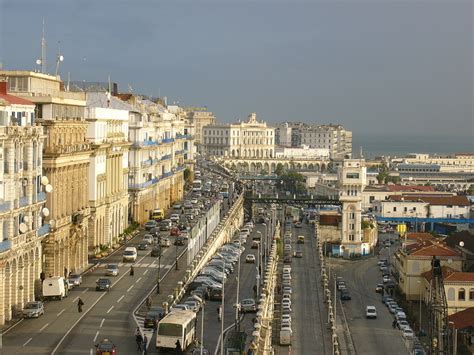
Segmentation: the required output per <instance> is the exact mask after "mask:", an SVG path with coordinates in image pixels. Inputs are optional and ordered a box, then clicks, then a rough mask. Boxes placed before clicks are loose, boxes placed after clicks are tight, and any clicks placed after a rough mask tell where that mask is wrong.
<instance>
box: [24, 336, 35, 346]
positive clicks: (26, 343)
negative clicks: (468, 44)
mask: <svg viewBox="0 0 474 355" xmlns="http://www.w3.org/2000/svg"><path fill="white" fill-rule="evenodd" d="M32 340H33V338H30V339H28V340H27V341H26V342H25V344H23V346H27V345H28V343H29V342H30V341H32Z"/></svg>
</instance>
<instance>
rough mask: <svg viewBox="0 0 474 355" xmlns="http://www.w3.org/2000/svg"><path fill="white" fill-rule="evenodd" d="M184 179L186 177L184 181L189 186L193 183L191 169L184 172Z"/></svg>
mask: <svg viewBox="0 0 474 355" xmlns="http://www.w3.org/2000/svg"><path fill="white" fill-rule="evenodd" d="M183 177H184V181H185V182H186V183H188V184H190V183H191V170H189V168H186V169H185V170H184V172H183Z"/></svg>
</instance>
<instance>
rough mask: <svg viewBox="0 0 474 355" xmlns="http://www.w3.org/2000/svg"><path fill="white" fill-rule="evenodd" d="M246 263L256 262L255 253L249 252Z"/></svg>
mask: <svg viewBox="0 0 474 355" xmlns="http://www.w3.org/2000/svg"><path fill="white" fill-rule="evenodd" d="M245 262H246V263H254V262H255V255H253V254H249V255H247V256H246V257H245Z"/></svg>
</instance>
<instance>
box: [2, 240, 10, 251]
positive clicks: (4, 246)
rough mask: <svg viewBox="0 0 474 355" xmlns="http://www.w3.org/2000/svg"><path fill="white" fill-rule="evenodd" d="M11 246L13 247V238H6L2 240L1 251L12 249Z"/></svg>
mask: <svg viewBox="0 0 474 355" xmlns="http://www.w3.org/2000/svg"><path fill="white" fill-rule="evenodd" d="M11 248H12V241H11V240H4V241H1V242H0V253H3V252H5V251H7V250H10V249H11Z"/></svg>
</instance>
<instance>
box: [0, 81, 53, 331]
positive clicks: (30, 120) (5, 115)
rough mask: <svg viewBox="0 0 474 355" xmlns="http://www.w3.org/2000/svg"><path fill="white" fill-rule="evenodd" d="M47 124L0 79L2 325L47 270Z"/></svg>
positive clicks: (31, 294)
mask: <svg viewBox="0 0 474 355" xmlns="http://www.w3.org/2000/svg"><path fill="white" fill-rule="evenodd" d="M44 139H45V135H44V131H43V127H41V126H39V125H37V124H36V115H35V104H34V103H33V102H31V101H29V100H26V99H24V98H20V97H17V96H14V95H10V94H9V93H8V90H7V82H6V81H5V80H1V81H0V326H2V325H4V324H5V322H6V321H9V320H11V318H12V313H13V312H14V311H15V310H21V309H22V308H23V305H24V304H25V303H26V302H29V301H33V300H34V299H35V286H36V285H37V281H38V280H39V278H40V274H41V272H42V270H43V268H42V267H43V265H42V251H41V240H42V239H43V238H45V236H46V235H47V234H48V232H49V225H48V224H47V223H46V222H45V220H46V217H47V216H48V215H49V213H50V211H49V210H48V209H47V208H46V207H45V203H46V192H45V190H46V186H47V190H48V191H51V185H49V184H48V179H47V178H46V177H44V176H43V171H42V166H43V159H42V156H41V152H42V150H43V144H44Z"/></svg>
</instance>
